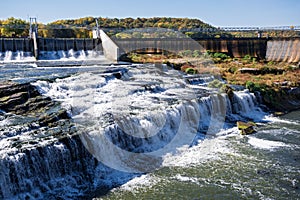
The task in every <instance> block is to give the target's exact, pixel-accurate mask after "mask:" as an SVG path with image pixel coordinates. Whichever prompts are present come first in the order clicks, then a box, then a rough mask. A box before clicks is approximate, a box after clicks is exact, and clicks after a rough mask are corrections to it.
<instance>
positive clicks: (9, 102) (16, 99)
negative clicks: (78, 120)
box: [0, 82, 69, 126]
mask: <svg viewBox="0 0 300 200" xmlns="http://www.w3.org/2000/svg"><path fill="white" fill-rule="evenodd" d="M0 110H2V111H5V112H9V113H13V114H17V115H26V116H32V117H36V118H37V122H38V123H39V124H40V125H51V126H54V125H55V124H51V123H55V122H57V121H58V120H59V119H69V117H68V115H67V112H66V110H64V109H62V108H59V104H58V103H56V102H54V101H52V100H51V99H50V98H49V97H44V96H42V95H41V94H40V93H39V92H38V91H37V89H36V88H35V87H34V86H32V85H31V84H30V83H25V84H18V83H14V82H4V83H0Z"/></svg>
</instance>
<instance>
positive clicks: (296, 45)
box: [266, 38, 300, 62]
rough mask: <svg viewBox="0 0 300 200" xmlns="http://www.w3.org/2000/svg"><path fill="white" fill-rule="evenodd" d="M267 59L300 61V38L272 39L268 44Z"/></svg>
mask: <svg viewBox="0 0 300 200" xmlns="http://www.w3.org/2000/svg"><path fill="white" fill-rule="evenodd" d="M266 60H268V61H284V62H299V61H300V38H296V39H278V40H277V39H276V40H270V41H268V44H267V52H266Z"/></svg>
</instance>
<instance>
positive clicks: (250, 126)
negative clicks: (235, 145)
mask: <svg viewBox="0 0 300 200" xmlns="http://www.w3.org/2000/svg"><path fill="white" fill-rule="evenodd" d="M236 125H237V127H238V129H239V130H240V131H241V134H242V135H249V134H252V133H255V132H256V127H257V126H256V124H255V123H254V122H247V123H246V122H241V121H237V122H236Z"/></svg>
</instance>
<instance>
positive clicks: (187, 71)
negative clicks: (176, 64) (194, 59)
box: [185, 67, 198, 74]
mask: <svg viewBox="0 0 300 200" xmlns="http://www.w3.org/2000/svg"><path fill="white" fill-rule="evenodd" d="M185 73H187V74H197V73H198V71H197V69H195V68H191V67H190V68H187V69H186V70H185Z"/></svg>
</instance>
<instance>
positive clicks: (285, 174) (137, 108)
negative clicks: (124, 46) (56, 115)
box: [0, 62, 300, 199]
mask: <svg viewBox="0 0 300 200" xmlns="http://www.w3.org/2000/svg"><path fill="white" fill-rule="evenodd" d="M46 64H47V67H38V66H36V65H35V64H30V63H29V64H19V63H17V64H2V65H1V66H0V67H1V71H0V73H1V77H0V79H1V81H7V80H13V81H15V82H19V83H26V82H30V83H31V84H32V85H34V86H35V87H36V88H38V90H39V91H40V92H41V94H43V95H45V96H48V97H50V98H51V99H53V100H55V101H59V102H61V106H62V107H64V108H65V109H67V110H68V113H69V116H70V117H71V120H72V122H74V123H75V124H76V127H77V132H78V134H77V135H78V136H79V138H80V140H78V141H77V140H74V141H73V139H72V137H71V139H70V141H72V142H73V143H72V142H69V143H68V142H67V143H66V142H65V141H61V138H58V139H57V140H55V141H53V140H51V141H49V142H45V143H41V144H40V145H36V144H33V145H27V146H24V148H25V149H26V150H28V151H29V152H32V153H28V154H27V153H26V154H24V153H23V152H25V150H24V149H21V150H20V149H16V148H14V147H12V146H10V145H9V141H10V139H11V138H13V137H16V136H17V137H18V139H20V140H21V139H22V138H23V139H24V140H29V139H28V138H30V137H32V133H31V130H30V128H28V127H24V128H23V129H22V128H20V126H22V122H21V121H19V122H17V121H18V120H20V118H21V117H20V116H17V115H8V114H7V113H5V112H1V121H0V128H1V129H0V130H1V131H0V133H1V135H0V136H1V137H0V139H1V141H0V143H2V144H3V147H1V149H0V153H1V162H0V164H1V166H2V167H3V168H2V169H1V176H0V179H1V181H2V182H3V184H2V185H1V193H0V195H2V197H3V198H4V199H23V198H29V199H44V198H48V199H55V198H62V199H81V198H83V199H85V198H87V199H91V198H96V199H299V198H300V154H299V151H300V123H299V122H300V117H299V116H300V111H294V112H291V113H288V114H286V115H283V116H280V117H274V116H272V115H271V114H270V113H268V111H267V110H265V107H264V106H262V105H260V104H259V103H258V101H257V99H256V97H255V96H254V95H253V94H251V93H249V92H248V91H247V90H240V91H236V92H234V98H233V99H231V100H230V99H229V98H228V96H227V95H226V94H225V93H220V91H218V90H216V89H212V88H208V87H207V83H208V82H210V81H212V80H214V79H215V78H214V77H212V76H211V75H205V76H198V77H192V76H185V75H183V74H181V73H179V72H177V71H175V70H172V69H169V68H167V67H166V66H164V65H159V66H157V65H151V64H146V65H115V66H113V65H110V66H108V65H90V66H88V67H87V66H70V65H69V66H67V67H49V66H51V62H50V64H49V63H46ZM187 79H190V80H191V79H192V81H186V80H187ZM189 83H193V84H189ZM6 116H9V117H6ZM22 120H24V121H26V120H27V121H28V120H29V119H26V116H22ZM237 120H242V121H249V120H252V121H255V122H256V123H257V125H258V128H257V129H258V130H257V132H256V133H255V134H252V135H247V136H243V135H241V134H240V133H239V130H238V129H237V127H236V125H235V121H237ZM16 130H18V131H16ZM9 131H11V132H14V134H12V136H11V135H9V134H7V133H8V132H9ZM37 131H41V132H43V134H45V130H44V129H42V128H41V129H38V130H37ZM104 136H105V137H104ZM10 137H11V138H10ZM67 138H68V137H67ZM52 139H53V138H52ZM71 143H72V144H71ZM80 145H83V146H84V147H85V148H86V149H87V150H88V152H89V153H90V154H91V155H92V156H93V157H94V158H96V159H97V160H98V162H97V163H95V162H90V161H86V160H85V161H84V162H88V163H82V162H83V161H82V159H81V160H80V162H79V161H78V163H77V164H76V170H75V171H74V170H73V169H72V170H70V172H69V171H68V170H66V168H68V166H71V165H70V163H69V162H74V163H76V159H75V160H73V159H74V158H73V156H72V159H71V160H72V161H70V155H73V153H72V151H76V153H74V154H76V156H78V158H79V157H82V155H81V154H82V153H80V152H82V151H83V150H80V148H79V146H80ZM41 148H42V149H41ZM76 148H78V150H77V149H76ZM35 149H37V150H38V151H36V150H35ZM120 149H121V150H120ZM54 152H55V154H53V153H54ZM22 156H23V157H24V158H23V159H20V157H22ZM84 156H86V154H84ZM55 159H59V160H62V162H61V163H62V164H61V165H65V166H60V167H57V168H55V170H64V172H63V173H58V172H57V171H54V170H52V169H50V168H51V167H50V166H51V163H53V162H57V160H55ZM87 159H90V158H89V157H87ZM24 160H25V161H24ZM26 160H30V162H29V161H28V162H27V161H26ZM43 162H47V164H46V165H45V166H44V164H43ZM18 163H20V164H18ZM21 163H30V165H32V166H34V167H29V166H26V165H23V164H21ZM49 163H50V164H49ZM11 165H13V166H14V167H15V169H18V170H16V171H19V173H18V172H16V173H17V177H18V179H17V181H16V180H10V179H9V178H7V176H11V172H10V171H9V166H11ZM35 165H36V166H35ZM41 166H44V168H45V172H41V171H39V170H38V168H39V167H41ZM72 166H73V165H72ZM78 166H79V167H78ZM62 168H63V169H62ZM81 170H82V171H84V172H82V171H81ZM66 171H68V172H66ZM21 172H22V173H21ZM45 174H47V175H45ZM87 176H89V180H90V182H85V181H86V179H85V178H86V177H87ZM79 177H80V178H79ZM20 182H22V184H23V183H24V184H25V185H26V187H25V186H22V184H20ZM41 184H42V185H41ZM28 185H30V186H28ZM21 186H22V187H21ZM16 191H17V192H16Z"/></svg>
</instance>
